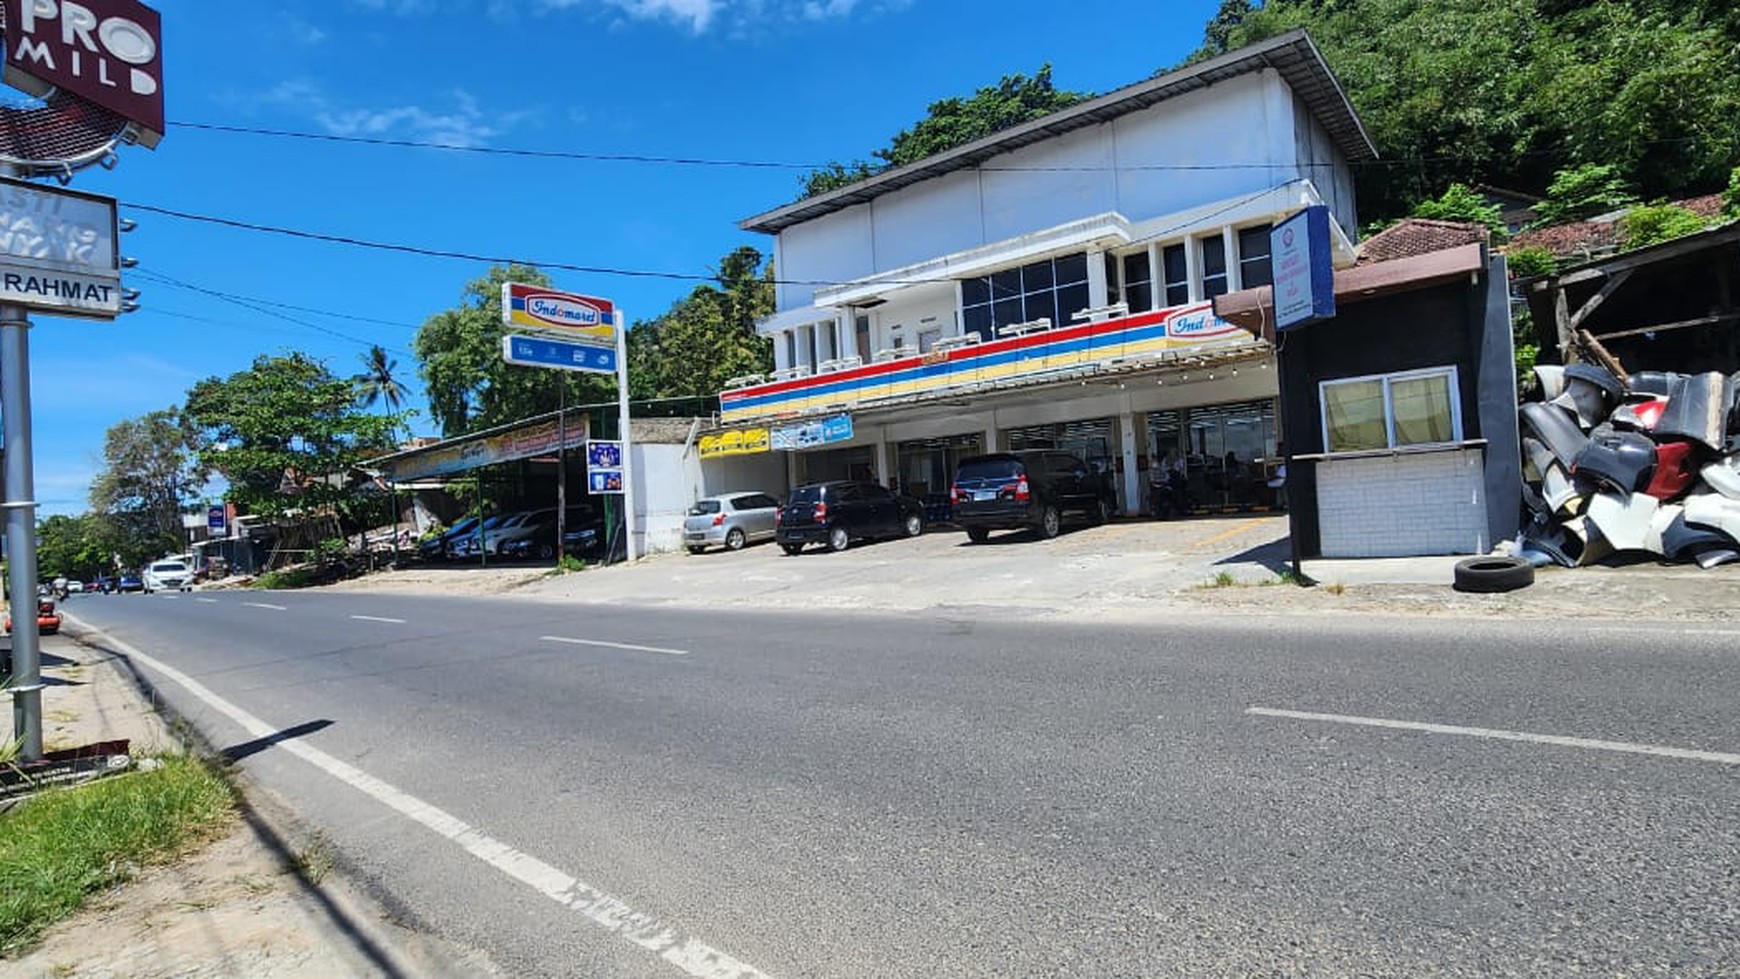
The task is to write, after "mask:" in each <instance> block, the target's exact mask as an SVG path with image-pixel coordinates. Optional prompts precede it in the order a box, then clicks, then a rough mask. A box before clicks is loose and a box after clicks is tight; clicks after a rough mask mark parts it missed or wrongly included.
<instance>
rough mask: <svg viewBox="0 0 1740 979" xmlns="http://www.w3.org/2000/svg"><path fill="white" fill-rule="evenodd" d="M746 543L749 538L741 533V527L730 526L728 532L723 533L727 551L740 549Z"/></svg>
mask: <svg viewBox="0 0 1740 979" xmlns="http://www.w3.org/2000/svg"><path fill="white" fill-rule="evenodd" d="M747 543H749V538H748V536H746V535H745V534H744V533H743V528H742V527H732V528H731V530H730V532H729V533H727V534H726V535H725V549H726V550H727V551H741V550H743V545H745V544H747Z"/></svg>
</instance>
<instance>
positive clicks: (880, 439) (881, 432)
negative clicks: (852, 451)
mask: <svg viewBox="0 0 1740 979" xmlns="http://www.w3.org/2000/svg"><path fill="white" fill-rule="evenodd" d="M893 462H894V453H892V452H890V451H889V449H888V429H886V428H878V429H876V478H877V480H878V481H880V482H881V483H882V485H884V486H887V485H888V481H889V480H890V479H892V478H894V468H893Z"/></svg>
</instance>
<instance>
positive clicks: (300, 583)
mask: <svg viewBox="0 0 1740 979" xmlns="http://www.w3.org/2000/svg"><path fill="white" fill-rule="evenodd" d="M313 581H314V569H313V568H285V569H283V570H281V571H268V572H266V573H265V574H263V575H261V576H259V577H258V578H255V579H254V580H253V582H252V583H251V584H249V585H248V587H249V588H307V587H308V586H309V585H310V584H312V583H313Z"/></svg>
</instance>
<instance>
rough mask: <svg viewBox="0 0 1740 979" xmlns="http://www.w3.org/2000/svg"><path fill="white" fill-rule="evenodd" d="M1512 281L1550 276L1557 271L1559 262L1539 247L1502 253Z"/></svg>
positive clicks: (1532, 246)
mask: <svg viewBox="0 0 1740 979" xmlns="http://www.w3.org/2000/svg"><path fill="white" fill-rule="evenodd" d="M1504 260H1505V264H1507V265H1509V266H1510V275H1511V278H1513V279H1532V278H1534V277H1535V276H1537V275H1552V274H1553V273H1554V272H1557V271H1558V270H1559V260H1558V259H1557V258H1555V257H1554V256H1553V253H1552V252H1551V251H1549V250H1547V249H1545V248H1542V247H1541V246H1539V245H1528V246H1526V247H1523V248H1512V249H1511V250H1509V251H1507V252H1505V253H1504Z"/></svg>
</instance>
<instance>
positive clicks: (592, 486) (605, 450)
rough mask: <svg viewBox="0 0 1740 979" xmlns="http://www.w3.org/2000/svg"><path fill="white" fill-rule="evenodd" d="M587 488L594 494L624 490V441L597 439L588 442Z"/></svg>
mask: <svg viewBox="0 0 1740 979" xmlns="http://www.w3.org/2000/svg"><path fill="white" fill-rule="evenodd" d="M586 488H587V489H588V490H590V491H591V492H592V493H593V494H594V495H597V494H600V493H621V492H622V443H621V442H615V441H609V440H605V439H595V440H592V441H589V442H587V443H586Z"/></svg>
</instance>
